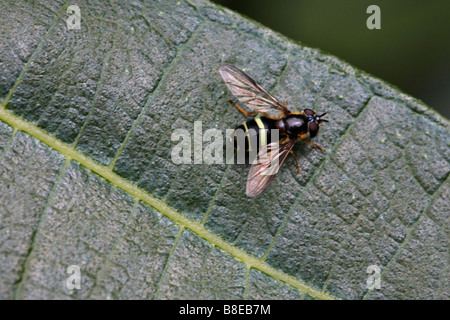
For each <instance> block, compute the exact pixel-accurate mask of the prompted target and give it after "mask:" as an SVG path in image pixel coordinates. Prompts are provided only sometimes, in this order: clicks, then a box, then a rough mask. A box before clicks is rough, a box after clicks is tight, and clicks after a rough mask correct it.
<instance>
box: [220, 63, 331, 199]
mask: <svg viewBox="0 0 450 320" xmlns="http://www.w3.org/2000/svg"><path fill="white" fill-rule="evenodd" d="M219 72H220V75H221V76H222V79H223V81H224V82H225V83H226V85H227V87H228V89H229V90H230V91H231V93H232V94H233V95H234V96H235V97H236V98H237V99H238V100H239V102H240V103H243V104H245V105H247V106H248V107H249V108H250V109H251V110H253V111H252V112H246V111H245V110H244V109H242V108H241V107H240V106H238V105H237V104H236V103H234V102H233V101H232V100H231V99H228V101H229V102H230V103H231V104H232V105H233V106H235V107H236V108H237V109H238V110H239V111H240V112H242V113H243V114H245V115H246V116H250V115H252V114H255V113H260V114H262V115H263V116H260V117H257V118H254V119H252V120H248V121H245V122H244V123H242V124H241V125H239V126H237V127H236V128H235V130H237V129H242V130H244V131H245V132H246V133H248V135H247V137H248V144H249V145H250V132H249V131H250V130H251V129H253V130H252V132H255V133H256V135H257V137H256V138H257V141H266V142H267V141H270V139H269V138H270V137H269V135H270V131H271V130H272V129H278V130H279V137H280V139H279V141H278V142H272V143H268V144H265V145H264V144H262V143H261V142H260V143H259V145H258V150H257V157H256V162H253V164H252V166H251V167H250V171H249V173H248V177H247V187H246V195H247V196H248V197H255V196H257V195H259V194H261V193H262V192H263V191H264V190H266V189H267V187H268V186H269V184H270V183H271V182H272V180H273V179H274V177H275V175H276V173H277V172H278V170H279V168H280V166H281V165H282V163H283V162H284V160H286V157H287V155H288V154H289V153H291V154H292V156H293V158H294V160H295V162H296V165H297V170H298V172H299V173H301V171H300V167H299V165H298V161H297V158H296V157H295V155H294V152H293V151H292V148H293V147H294V144H295V142H297V141H305V142H307V143H308V144H310V145H311V146H314V147H316V148H318V149H320V150H321V151H323V149H322V148H321V147H320V146H318V145H317V144H315V143H312V142H311V141H309V140H307V138H313V137H315V136H316V135H317V134H318V133H319V129H320V127H321V123H322V122H328V120H325V119H322V117H323V116H324V115H326V113H323V114H321V115H320V116H319V115H317V114H316V111H314V110H311V109H304V110H303V111H293V112H291V111H290V110H289V109H288V108H287V106H286V103H287V102H286V100H284V102H283V104H281V103H280V102H279V101H278V100H277V99H275V98H274V97H273V96H271V95H270V94H269V93H268V92H267V91H266V90H265V89H264V88H262V87H261V86H260V85H259V84H257V83H256V82H255V81H254V80H253V79H252V78H250V77H249V76H248V75H247V74H245V73H244V72H243V71H241V70H239V69H237V68H235V67H233V66H230V65H223V66H221V67H220V68H219ZM272 109H273V110H276V111H279V115H277V116H269V115H268V114H267V112H269V111H271V110H272ZM261 135H263V136H262V138H263V139H260V138H261ZM246 144H247V141H246ZM274 160H276V161H278V166H277V168H276V169H274V170H273V171H272V172H271V174H262V172H263V171H264V169H267V168H268V167H269V166H270V165H271V163H272V162H273V161H274Z"/></svg>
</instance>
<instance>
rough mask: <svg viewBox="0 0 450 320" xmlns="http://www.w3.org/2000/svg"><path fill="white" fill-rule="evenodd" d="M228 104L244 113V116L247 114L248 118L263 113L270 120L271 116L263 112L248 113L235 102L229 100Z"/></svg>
mask: <svg viewBox="0 0 450 320" xmlns="http://www.w3.org/2000/svg"><path fill="white" fill-rule="evenodd" d="M228 102H229V103H231V104H232V105H233V106H235V107H236V108H237V109H238V110H239V111H240V112H242V113H243V114H245V115H246V116H247V117H248V116H250V115H252V114H255V113H262V114H263V115H264V116H266V117H268V118H269V115H268V114H267V113H265V112H263V111H252V112H246V111H245V110H244V109H242V108H241V107H239V106H238V105H237V104H236V103H234V102H233V100H231V99H228Z"/></svg>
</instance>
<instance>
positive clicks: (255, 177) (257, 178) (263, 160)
mask: <svg viewBox="0 0 450 320" xmlns="http://www.w3.org/2000/svg"><path fill="white" fill-rule="evenodd" d="M294 143H295V140H289V141H288V142H286V143H284V144H282V145H279V144H278V142H272V143H270V144H268V145H266V146H265V147H263V148H262V149H261V150H260V151H259V152H258V156H257V157H256V159H255V162H254V163H253V164H252V166H251V167H250V171H249V173H248V177H247V189H246V192H245V193H246V195H247V196H248V197H256V196H257V195H259V194H261V193H262V192H263V191H264V190H266V189H267V187H268V186H269V185H270V183H271V182H272V180H273V178H275V175H276V174H277V172H278V170H279V169H280V167H281V165H282V164H283V162H284V160H286V157H287V155H288V154H289V152H290V151H291V150H292V148H293V147H294Z"/></svg>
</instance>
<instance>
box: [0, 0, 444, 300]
mask: <svg viewBox="0 0 450 320" xmlns="http://www.w3.org/2000/svg"><path fill="white" fill-rule="evenodd" d="M68 5H70V3H64V2H61V1H52V2H49V3H45V4H31V3H28V2H22V1H19V2H16V1H3V2H1V3H0V16H1V17H2V19H1V21H3V22H7V23H4V24H3V27H2V28H1V30H0V34H1V38H2V41H0V56H1V57H2V58H1V61H0V70H1V72H0V101H1V104H0V269H1V270H2V272H1V273H0V297H1V298H2V299H14V298H16V299H30V298H37V299H44V298H48V299H88V298H89V299H198V298H200V299H310V298H314V299H443V298H444V299H445V298H449V297H450V288H449V283H450V281H449V280H450V273H449V271H450V268H449V248H448V243H449V241H448V234H449V220H450V219H449V214H450V208H449V203H450V187H449V186H450V185H449V182H448V174H449V171H450V165H449V160H450V148H449V123H448V121H447V120H446V119H444V118H442V117H441V116H440V115H438V114H437V113H435V112H434V111H433V110H431V109H429V108H428V107H427V106H425V105H423V104H422V103H421V102H420V101H417V100H415V99H413V98H411V97H409V96H407V95H405V94H403V93H402V92H400V91H399V90H397V89H396V88H393V87H392V86H390V85H388V84H386V83H384V82H382V81H380V80H378V79H376V78H373V77H372V76H370V75H367V74H365V73H364V72H361V71H359V70H356V69H355V68H353V67H351V66H350V65H348V64H346V63H345V62H342V61H340V60H339V59H337V58H335V57H333V56H330V55H328V54H325V53H322V52H320V51H318V50H316V49H312V48H308V47H306V46H304V45H302V44H298V43H293V42H292V41H290V40H288V39H285V38H284V37H282V36H280V35H278V34H276V33H274V32H272V31H270V30H268V29H267V28H265V27H263V26H260V25H258V24H256V23H254V22H252V21H249V20H247V19H245V18H242V17H241V16H239V15H237V14H235V13H233V12H231V11H229V10H227V9H224V8H221V7H218V6H216V5H213V4H211V3H209V2H206V1H197V0H196V1H181V0H179V1H172V0H170V1H164V2H162V1H144V2H123V3H105V2H100V1H98V2H97V1H80V2H79V7H80V11H81V16H82V20H81V29H80V30H70V29H68V28H67V24H66V19H67V18H68V16H69V14H67V13H66V9H67V6H68ZM223 64H231V65H235V66H237V67H239V68H241V69H244V71H246V72H248V73H249V74H251V75H252V77H253V78H254V79H255V80H257V81H258V82H259V83H260V84H261V85H262V86H263V87H264V88H266V89H268V90H269V92H270V93H271V94H273V95H274V96H276V97H280V98H281V99H283V98H286V99H287V100H288V105H289V106H290V109H292V110H301V109H303V108H312V109H316V110H318V111H319V112H328V115H329V119H330V122H329V123H327V124H326V125H324V127H323V130H322V131H321V133H320V135H319V137H318V138H315V142H316V143H318V144H319V145H321V146H322V147H324V148H325V149H326V151H325V152H323V153H320V152H318V151H317V150H314V149H312V148H311V147H310V146H308V145H297V146H296V147H295V148H294V151H295V153H296V155H297V158H299V163H300V167H301V168H302V175H298V174H297V170H296V167H295V165H294V162H293V161H292V160H289V159H288V160H287V161H286V164H285V165H284V167H283V168H282V170H281V171H280V173H279V174H278V176H277V177H276V179H275V180H274V182H273V183H272V185H271V186H270V188H269V189H268V190H267V191H266V193H264V194H263V196H261V197H257V198H255V199H253V198H247V197H246V196H245V177H246V174H247V172H248V166H242V165H206V164H198V165H175V164H173V163H172V161H171V157H170V153H171V149H172V147H173V142H172V141H171V140H170V135H171V132H172V130H173V129H174V128H183V129H188V130H189V131H190V132H192V130H193V122H194V121H197V120H201V121H202V123H203V130H206V129H208V128H218V129H221V130H224V131H225V129H227V128H233V127H235V126H236V125H237V124H239V123H240V122H242V121H244V119H243V118H242V117H241V114H239V113H238V112H237V111H236V110H235V109H234V108H231V107H229V105H228V104H227V101H226V100H227V99H228V98H230V93H229V92H228V90H227V88H226V86H225V84H224V83H223V82H222V81H221V79H220V75H219V73H218V67H219V66H220V65H223ZM70 265H78V266H79V267H80V270H81V289H79V290H77V289H72V290H70V289H68V288H67V286H66V281H67V278H68V277H69V274H68V273H67V267H68V266H70ZM370 265H377V266H379V267H380V270H381V288H380V289H369V288H367V278H368V277H369V276H370V274H368V273H367V268H368V266H370Z"/></svg>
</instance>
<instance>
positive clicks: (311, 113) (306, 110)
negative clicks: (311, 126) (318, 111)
mask: <svg viewBox="0 0 450 320" xmlns="http://www.w3.org/2000/svg"><path fill="white" fill-rule="evenodd" d="M303 113H304V114H306V115H307V116H312V115H314V114H315V112H314V110H311V109H305V110H303Z"/></svg>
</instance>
